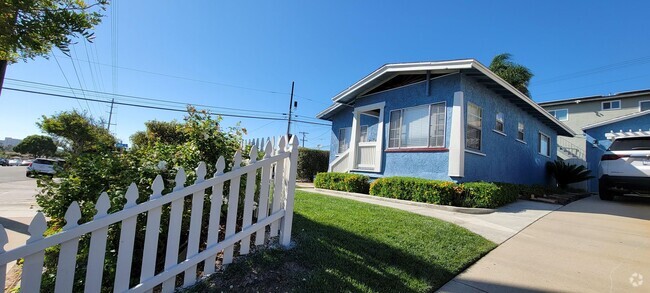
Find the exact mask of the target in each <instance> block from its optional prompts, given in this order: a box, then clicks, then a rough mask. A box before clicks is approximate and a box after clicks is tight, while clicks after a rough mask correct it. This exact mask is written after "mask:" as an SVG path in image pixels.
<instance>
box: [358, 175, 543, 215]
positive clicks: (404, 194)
mask: <svg viewBox="0 0 650 293" xmlns="http://www.w3.org/2000/svg"><path fill="white" fill-rule="evenodd" d="M546 191H547V190H546V189H545V188H544V187H540V186H526V185H519V184H509V183H491V182H468V183H462V184H457V183H453V182H450V181H440V180H427V179H421V178H412V177H384V178H380V179H377V180H375V181H374V182H372V184H370V194H371V195H375V196H381V197H388V198H396V199H404V200H411V201H417V202H425V203H433V204H440V205H453V206H459V207H470V208H496V207H500V206H503V205H506V204H509V203H511V202H514V201H516V200H517V198H519V196H520V195H521V196H524V197H526V196H527V197H528V198H530V195H531V194H534V195H536V196H539V195H541V194H544V193H545V192H546Z"/></svg>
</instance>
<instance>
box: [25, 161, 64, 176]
mask: <svg viewBox="0 0 650 293" xmlns="http://www.w3.org/2000/svg"><path fill="white" fill-rule="evenodd" d="M64 163H65V161H63V160H53V159H35V160H34V161H33V162H31V163H30V164H29V166H27V172H26V174H25V175H27V177H31V176H34V175H38V174H47V175H54V174H55V173H56V171H57V169H58V168H59V167H62V166H63V164H64Z"/></svg>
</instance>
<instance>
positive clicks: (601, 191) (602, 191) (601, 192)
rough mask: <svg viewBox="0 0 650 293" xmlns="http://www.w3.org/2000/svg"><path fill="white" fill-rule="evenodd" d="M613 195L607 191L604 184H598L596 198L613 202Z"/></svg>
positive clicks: (607, 187) (607, 188) (606, 186)
mask: <svg viewBox="0 0 650 293" xmlns="http://www.w3.org/2000/svg"><path fill="white" fill-rule="evenodd" d="M614 195H615V194H614V193H613V192H611V191H610V190H609V186H608V185H607V184H604V183H600V184H598V196H599V197H600V199H602V200H608V201H609V200H614Z"/></svg>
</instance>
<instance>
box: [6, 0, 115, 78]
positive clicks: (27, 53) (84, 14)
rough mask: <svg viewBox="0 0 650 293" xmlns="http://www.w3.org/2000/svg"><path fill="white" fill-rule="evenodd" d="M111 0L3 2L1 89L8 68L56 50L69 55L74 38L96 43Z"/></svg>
mask: <svg viewBox="0 0 650 293" xmlns="http://www.w3.org/2000/svg"><path fill="white" fill-rule="evenodd" d="M107 5H108V0H97V2H95V3H94V4H86V3H85V2H84V1H83V0H76V1H75V0H31V1H24V0H4V1H2V2H0V88H1V87H2V83H3V81H4V76H5V71H6V69H7V64H9V63H13V62H16V61H18V60H20V59H22V60H26V59H34V58H36V57H38V56H47V55H48V54H49V53H50V51H51V50H52V48H53V47H57V48H59V49H60V50H61V51H62V52H63V53H65V54H68V52H69V51H70V48H69V46H70V44H72V39H71V37H79V36H82V37H84V38H85V39H86V40H88V41H92V39H93V33H92V32H91V29H93V28H94V27H95V26H96V25H97V24H99V22H100V21H101V17H102V14H101V13H100V11H104V10H105V9H106V6H107Z"/></svg>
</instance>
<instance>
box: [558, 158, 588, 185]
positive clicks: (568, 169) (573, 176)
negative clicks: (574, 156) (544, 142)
mask: <svg viewBox="0 0 650 293" xmlns="http://www.w3.org/2000/svg"><path fill="white" fill-rule="evenodd" d="M546 170H547V171H548V173H550V174H551V175H553V177H554V178H555V180H556V181H557V184H558V186H559V187H560V188H562V189H566V188H567V187H568V185H569V184H571V183H578V182H582V181H585V180H588V179H591V178H594V176H591V175H590V174H591V170H589V169H587V167H585V166H582V165H574V164H567V163H565V162H564V161H561V160H557V161H555V162H547V163H546Z"/></svg>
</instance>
